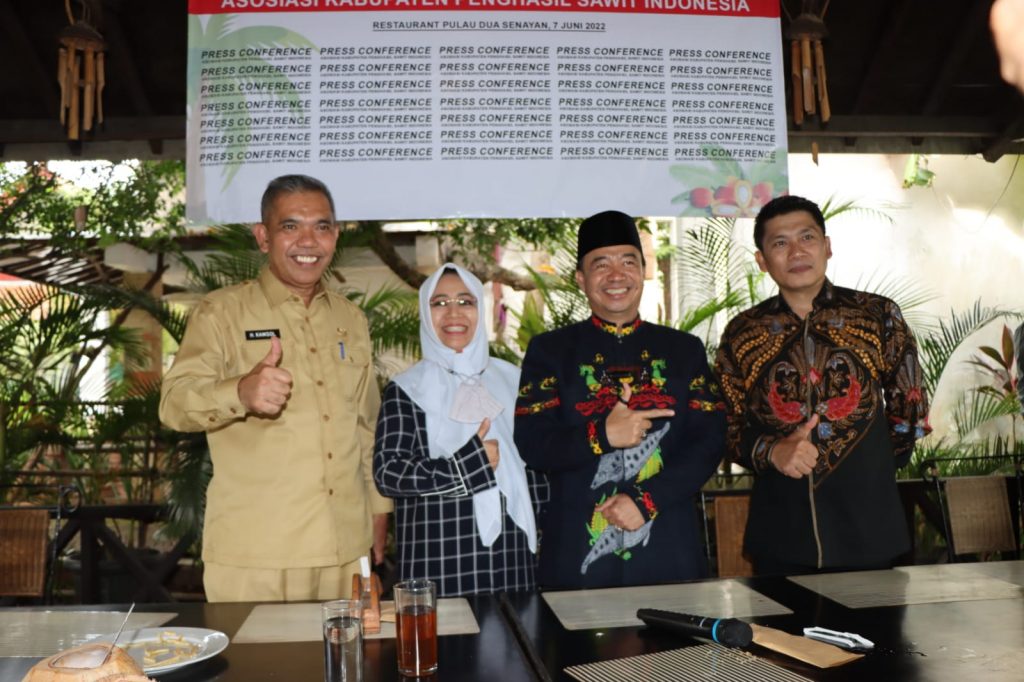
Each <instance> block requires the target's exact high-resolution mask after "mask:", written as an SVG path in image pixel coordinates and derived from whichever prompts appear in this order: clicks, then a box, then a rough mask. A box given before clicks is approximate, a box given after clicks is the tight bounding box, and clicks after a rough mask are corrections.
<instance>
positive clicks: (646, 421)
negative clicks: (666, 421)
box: [604, 384, 676, 448]
mask: <svg viewBox="0 0 1024 682" xmlns="http://www.w3.org/2000/svg"><path fill="white" fill-rule="evenodd" d="M632 397H633V387H632V386H631V385H630V384H626V385H625V386H623V387H622V394H621V395H620V396H619V400H618V402H616V403H615V407H613V408H612V411H611V412H609V413H608V417H607V418H605V422H604V431H605V435H606V436H607V437H608V443H609V444H610V445H611V446H612V447H614V448H632V447H635V446H637V445H639V444H640V443H641V442H642V441H643V439H644V438H646V437H647V432H648V431H649V430H650V428H651V420H652V419H658V418H659V417H673V416H675V413H676V412H675V410H669V409H660V408H659V409H656V410H631V409H630V408H629V399H630V398H632Z"/></svg>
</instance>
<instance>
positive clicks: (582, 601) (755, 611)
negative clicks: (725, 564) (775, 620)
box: [543, 580, 792, 630]
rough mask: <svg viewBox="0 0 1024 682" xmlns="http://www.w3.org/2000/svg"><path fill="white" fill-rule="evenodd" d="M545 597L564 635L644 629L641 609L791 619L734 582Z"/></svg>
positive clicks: (779, 606) (777, 606) (782, 608)
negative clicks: (582, 631)
mask: <svg viewBox="0 0 1024 682" xmlns="http://www.w3.org/2000/svg"><path fill="white" fill-rule="evenodd" d="M543 596H544V601H546V602H547V603H548V606H550V607H551V610H552V611H554V612H555V616H557V617H558V620H559V621H560V622H561V623H562V627H564V628H565V629H566V630H593V629H596V628H615V627H636V626H638V625H643V622H642V621H641V620H640V619H639V618H637V617H636V611H637V609H663V610H666V611H678V612H681V613H699V614H700V615H702V616H710V617H713V618H750V617H753V616H777V615H782V614H787V613H792V611H790V610H789V609H787V608H786V607H785V606H783V605H782V604H779V603H778V602H776V601H773V600H771V599H769V598H768V597H766V596H764V595H763V594H761V593H760V592H756V591H754V590H752V589H750V588H749V587H747V586H746V585H744V584H743V583H741V582H739V581H736V580H713V581H708V582H700V583H685V584H682V585H646V586H643V587H611V588H607V589H603V590H573V591H569V592H545V593H544V595H543Z"/></svg>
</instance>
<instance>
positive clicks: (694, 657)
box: [565, 644, 810, 682]
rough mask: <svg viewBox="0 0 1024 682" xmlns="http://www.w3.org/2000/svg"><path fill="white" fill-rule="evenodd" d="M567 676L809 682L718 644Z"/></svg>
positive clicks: (602, 680) (575, 670)
mask: <svg viewBox="0 0 1024 682" xmlns="http://www.w3.org/2000/svg"><path fill="white" fill-rule="evenodd" d="M565 673H566V674H567V675H569V676H570V677H572V678H574V679H577V680H580V682H620V681H622V680H631V681H632V680H643V682H679V681H680V680H716V682H810V680H809V678H807V677H803V676H802V675H797V674H796V673H794V672H791V671H789V670H786V669H785V668H783V667H782V666H778V665H775V664H774V663H771V662H770V661H766V660H764V659H763V658H758V657H757V656H754V655H753V654H748V653H747V652H745V651H740V650H738V649H727V648H725V647H724V646H720V645H718V644H702V645H700V646H691V647H686V648H685V649H672V650H671V651H659V652H658V653H656V654H643V655H641V656H630V657H629V658H617V659H614V660H611V661H601V662H599V663H587V664H586V665H574V666H572V667H569V668H566V669H565Z"/></svg>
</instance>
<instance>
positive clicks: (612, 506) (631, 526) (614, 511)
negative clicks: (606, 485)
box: [597, 493, 644, 530]
mask: <svg viewBox="0 0 1024 682" xmlns="http://www.w3.org/2000/svg"><path fill="white" fill-rule="evenodd" d="M597 511H599V512H601V515H602V516H604V518H605V519H606V520H607V521H608V523H610V524H611V525H613V526H615V527H616V528H622V529H623V530H636V529H637V528H639V527H640V526H642V525H644V515H643V514H642V513H641V512H640V508H639V507H638V506H636V502H634V501H633V499H632V498H631V497H630V496H629V495H626V494H625V493H618V494H616V495H612V496H611V497H609V498H608V499H607V500H605V501H604V502H602V503H601V504H599V505H597Z"/></svg>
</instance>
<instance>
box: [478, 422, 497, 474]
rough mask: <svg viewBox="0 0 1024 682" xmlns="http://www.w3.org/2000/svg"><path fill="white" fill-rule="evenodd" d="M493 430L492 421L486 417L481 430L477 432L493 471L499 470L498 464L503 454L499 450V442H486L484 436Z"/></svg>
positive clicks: (492, 440)
mask: <svg viewBox="0 0 1024 682" xmlns="http://www.w3.org/2000/svg"><path fill="white" fill-rule="evenodd" d="M490 430H491V420H490V419H488V418H487V417H484V420H483V421H482V422H480V428H479V429H477V431H476V437H477V438H479V439H480V441H481V442H482V443H483V444H484V451H485V452H486V453H487V463H488V464H490V465H491V469H492V470H495V471H496V470H497V469H498V462H499V461H501V452H500V451H499V449H498V441H497V440H494V439H491V440H484V436H486V435H487V432H488V431H490Z"/></svg>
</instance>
